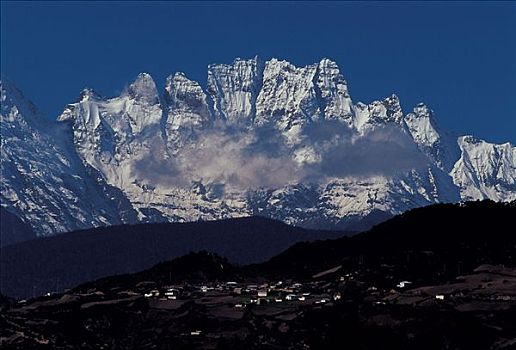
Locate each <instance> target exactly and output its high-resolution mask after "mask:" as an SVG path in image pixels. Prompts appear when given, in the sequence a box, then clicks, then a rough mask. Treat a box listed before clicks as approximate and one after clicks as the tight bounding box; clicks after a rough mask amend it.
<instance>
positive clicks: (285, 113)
mask: <svg viewBox="0 0 516 350" xmlns="http://www.w3.org/2000/svg"><path fill="white" fill-rule="evenodd" d="M47 124H48V125H47ZM34 164H43V165H41V166H42V167H43V170H41V168H35V166H34ZM20 169H23V170H20ZM1 195H2V197H1V199H2V206H4V207H5V208H6V209H8V210H11V211H12V212H14V213H16V214H17V215H19V216H20V217H21V218H23V219H24V220H25V221H27V222H29V223H30V224H31V225H32V226H33V227H34V229H35V231H36V232H38V233H39V234H51V233H55V232H61V231H66V230H71V229H74V228H78V227H90V226H98V225H108V224H117V223H123V222H134V221H135V220H139V221H144V222H153V221H162V220H168V221H191V220H199V219H202V220H209V219H219V218H228V217H239V216H248V215H264V216H268V217H272V218H276V219H280V220H283V221H285V222H287V223H290V224H295V225H302V226H311V227H323V228H335V227H340V228H350V227H356V226H352V225H353V224H354V223H356V222H358V221H361V220H362V221H363V220H364V219H366V220H370V221H369V224H370V223H373V222H375V221H378V220H380V219H381V218H384V217H385V216H386V215H392V214H398V213H401V212H404V211H406V210H408V209H411V208H414V207H418V206H424V205H428V204H431V203H436V202H456V201H460V200H461V199H464V200H470V199H483V198H489V199H493V200H497V201H509V200H514V199H516V148H515V146H514V145H511V144H509V143H506V144H503V145H494V144H490V143H487V142H485V141H481V140H477V139H475V138H473V137H471V136H463V137H456V136H454V135H452V134H450V133H447V132H445V131H443V130H441V129H440V128H439V126H438V125H437V122H436V119H435V117H434V115H433V112H432V111H431V110H430V108H428V107H427V106H425V105H424V104H419V105H417V106H416V107H415V108H414V109H413V111H412V112H410V113H404V112H403V110H402V108H401V105H400V101H399V99H398V97H397V96H396V95H392V96H388V97H386V98H384V99H380V100H378V101H373V102H371V103H369V104H364V103H361V102H358V103H354V102H353V101H352V99H351V97H350V94H349V91H348V85H347V82H346V80H345V79H344V76H343V75H342V74H341V72H340V70H339V67H338V66H337V64H336V63H335V62H333V61H331V60H329V59H323V60H321V61H320V62H318V63H315V64H313V65H309V66H306V67H296V66H294V65H293V64H291V63H289V62H286V61H280V60H277V59H271V60H269V61H266V62H263V61H261V60H260V59H258V58H254V59H249V60H243V59H236V60H235V61H234V62H233V63H232V64H213V65H210V66H209V67H208V79H207V86H206V89H204V88H203V87H202V85H201V84H199V83H198V82H195V81H192V80H190V79H188V78H187V76H186V75H185V74H184V73H175V74H173V75H171V76H169V77H168V78H167V80H166V85H165V87H164V89H163V90H162V91H160V89H159V88H158V87H156V84H155V82H154V81H153V79H152V77H151V76H150V75H149V74H146V73H142V74H140V75H139V76H138V77H137V78H136V80H135V81H134V82H133V83H132V84H130V85H129V87H128V88H127V89H126V90H125V91H124V92H123V93H122V94H121V95H120V96H116V97H112V98H104V97H102V96H101V95H100V94H98V93H96V92H94V91H93V90H91V89H86V90H84V91H83V92H82V93H81V95H80V96H79V99H78V100H77V101H76V102H74V103H71V104H69V105H67V106H66V108H65V109H64V111H63V113H62V114H61V115H60V116H59V117H58V118H57V122H54V123H52V122H46V121H45V119H43V118H41V117H40V116H39V115H38V114H37V112H36V110H35V108H34V107H33V106H32V105H31V104H30V103H29V102H27V101H26V100H25V99H24V98H23V97H22V96H21V93H19V92H18V91H17V90H16V89H15V88H14V87H12V86H11V85H10V84H8V86H7V87H6V83H5V81H3V83H2V194H1ZM49 203H51V204H49ZM366 226H367V225H366Z"/></svg>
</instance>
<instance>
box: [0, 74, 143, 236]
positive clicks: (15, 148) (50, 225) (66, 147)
mask: <svg viewBox="0 0 516 350" xmlns="http://www.w3.org/2000/svg"><path fill="white" fill-rule="evenodd" d="M0 90H1V102H2V107H1V114H0V127H1V129H0V131H1V136H2V137H1V147H2V152H1V158H0V161H1V181H0V189H1V190H0V193H1V203H2V207H5V208H7V209H8V210H9V211H11V212H12V213H13V214H16V215H17V216H19V217H20V218H23V219H24V221H25V222H27V223H30V225H31V226H32V227H33V228H34V230H35V231H36V232H37V233H38V234H50V233H55V232H63V231H70V230H77V229H82V228H89V227H92V226H99V225H112V224H122V223H131V222H136V215H135V213H134V210H133V209H132V206H131V204H130V203H129V202H128V201H127V199H126V198H125V196H124V195H123V193H122V192H121V191H120V190H119V189H117V188H115V187H112V186H110V185H108V184H107V183H106V182H105V181H104V180H103V179H102V176H101V174H99V173H98V172H97V171H96V170H94V169H93V168H91V167H90V166H88V165H87V164H85V163H84V162H83V161H82V160H81V159H80V158H79V157H78V156H77V154H76V152H75V150H74V143H73V140H72V135H71V133H70V131H69V130H67V128H66V127H65V126H63V125H57V124H56V123H52V122H49V121H48V120H47V119H45V118H44V117H42V116H41V115H39V114H38V112H37V110H36V108H35V107H34V105H33V104H32V103H31V102H30V101H28V100H27V99H26V98H25V97H24V96H23V94H22V93H21V92H20V91H19V90H18V89H16V87H14V85H13V84H12V83H10V82H9V81H7V80H5V79H2V82H1V85H0Z"/></svg>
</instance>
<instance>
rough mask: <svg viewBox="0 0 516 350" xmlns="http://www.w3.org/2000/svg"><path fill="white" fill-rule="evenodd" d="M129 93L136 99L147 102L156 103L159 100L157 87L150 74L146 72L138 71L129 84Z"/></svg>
mask: <svg viewBox="0 0 516 350" xmlns="http://www.w3.org/2000/svg"><path fill="white" fill-rule="evenodd" d="M128 92H129V95H130V96H131V97H132V98H134V99H137V100H142V101H144V102H146V103H148V104H156V103H158V102H159V97H158V89H157V88H156V83H155V82H154V79H152V76H151V75H150V74H148V73H140V74H138V76H137V77H136V79H135V80H134V82H133V83H132V84H131V85H129V88H128Z"/></svg>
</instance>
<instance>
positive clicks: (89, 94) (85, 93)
mask: <svg viewBox="0 0 516 350" xmlns="http://www.w3.org/2000/svg"><path fill="white" fill-rule="evenodd" d="M100 99H102V97H101V96H100V94H99V93H97V92H96V91H95V90H93V89H92V88H88V87H86V88H84V89H82V91H81V93H80V94H79V102H84V101H88V100H100Z"/></svg>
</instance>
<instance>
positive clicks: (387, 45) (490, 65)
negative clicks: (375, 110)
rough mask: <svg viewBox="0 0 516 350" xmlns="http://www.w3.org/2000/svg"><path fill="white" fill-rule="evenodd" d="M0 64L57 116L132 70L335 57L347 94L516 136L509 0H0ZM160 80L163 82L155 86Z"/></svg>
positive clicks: (515, 56)
mask: <svg viewBox="0 0 516 350" xmlns="http://www.w3.org/2000/svg"><path fill="white" fill-rule="evenodd" d="M1 7H2V8H1V10H2V11H1V13H2V14H1V40H2V42H1V52H2V53H1V64H2V65H1V70H2V74H3V75H5V76H7V77H9V78H10V79H11V80H13V81H14V82H15V83H16V84H17V85H18V87H19V88H20V89H21V90H22V91H24V93H25V94H26V95H27V96H28V97H29V98H30V99H32V100H33V101H34V102H35V103H36V105H37V106H38V107H39V108H40V110H41V111H42V112H43V113H44V114H46V115H48V116H49V117H50V118H55V117H56V116H57V114H59V112H60V111H61V110H62V108H63V107H64V105H65V104H67V103H69V102H72V101H74V100H75V99H76V98H77V96H78V94H79V92H80V90H81V89H82V88H84V87H85V86H89V87H93V88H95V89H96V90H97V91H99V92H100V93H102V94H104V95H107V96H112V95H115V94H117V93H119V92H120V91H121V90H122V89H123V88H124V86H125V85H126V84H128V83H129V82H130V81H131V79H133V78H134V77H135V76H136V75H137V74H138V73H139V72H142V71H146V72H149V73H151V74H152V75H153V77H154V78H155V80H156V82H157V83H158V84H159V85H163V83H164V80H165V78H166V76H167V75H169V74H171V73H173V72H176V71H183V72H185V73H186V74H187V75H188V76H189V77H190V78H193V79H195V80H198V81H199V82H201V84H202V85H203V86H204V85H205V84H206V75H207V73H206V68H207V65H208V64H209V63H229V62H231V61H232V60H233V59H234V58H235V57H237V56H238V57H253V56H255V55H259V56H260V57H262V58H264V59H269V58H271V57H277V58H281V59H286V60H288V61H290V62H292V63H294V64H296V65H307V64H311V63H313V62H316V61H319V60H320V59H321V58H322V57H329V58H332V59H334V60H336V61H337V62H338V63H339V66H340V68H341V71H342V73H343V74H344V76H345V77H346V79H347V80H348V84H349V87H350V92H351V96H352V98H353V99H354V100H355V101H357V102H358V101H363V102H370V101H372V100H374V99H379V98H382V97H384V96H387V95H389V94H391V93H393V92H394V93H396V94H397V95H398V96H399V97H400V99H401V102H402V106H403V108H404V109H405V111H408V110H409V109H411V108H412V107H413V105H414V104H416V103H417V102H420V101H424V102H426V103H427V104H429V105H430V106H431V108H433V109H434V110H435V111H436V114H437V117H438V119H439V121H440V124H441V125H442V126H443V127H445V128H447V129H450V130H453V131H457V132H459V133H472V134H475V135H477V136H479V137H482V138H485V139H487V140H490V141H495V142H504V141H511V142H513V143H514V142H516V112H515V109H514V103H515V102H516V2H512V3H508V2H506V3H493V2H485V3H481V2H456V3H441V2H423V3H413V2H398V3H392V2H375V3H366V2H328V3H319V2H318V3H299V2H281V3H278V2H275V3H267V2H255V3H244V2H241V3H240V2H228V3H158V2H144V3H143V2H123V3H122V2H111V3H109V2H90V3H86V2H57V3H51V2H41V3H35V2H24V3H20V2H5V1H2V2H1ZM160 88H161V86H160Z"/></svg>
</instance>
